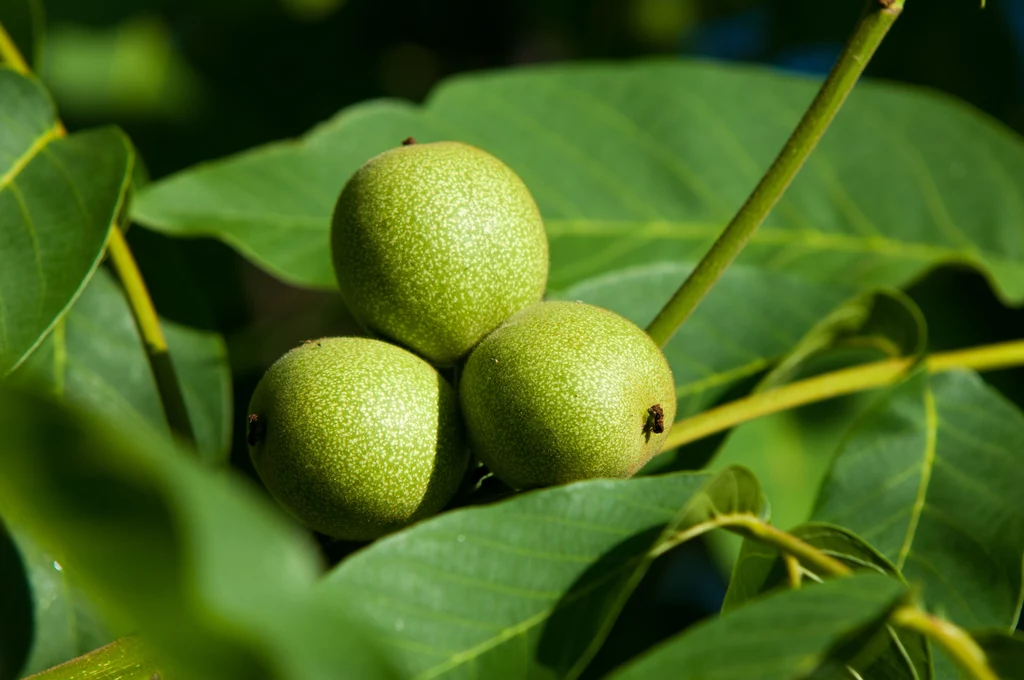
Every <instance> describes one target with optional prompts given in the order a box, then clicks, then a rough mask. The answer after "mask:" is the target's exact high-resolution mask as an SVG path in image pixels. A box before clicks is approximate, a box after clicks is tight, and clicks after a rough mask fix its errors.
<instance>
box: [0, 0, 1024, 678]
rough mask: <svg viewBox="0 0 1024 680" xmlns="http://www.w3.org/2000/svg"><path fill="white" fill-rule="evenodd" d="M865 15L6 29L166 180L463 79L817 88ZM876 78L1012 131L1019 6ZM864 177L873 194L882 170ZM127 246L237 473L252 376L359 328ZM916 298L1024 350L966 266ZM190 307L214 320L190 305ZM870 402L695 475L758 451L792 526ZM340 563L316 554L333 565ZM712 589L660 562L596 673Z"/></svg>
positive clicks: (770, 434)
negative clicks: (515, 73)
mask: <svg viewBox="0 0 1024 680" xmlns="http://www.w3.org/2000/svg"><path fill="white" fill-rule="evenodd" d="M6 1H7V0H0V2H6ZM860 6H861V0H831V1H830V2H821V1H820V0H488V1H487V2H480V0H432V1H431V0H91V1H89V2H83V1H82V0H47V2H46V8H45V14H46V17H45V26H46V28H45V31H44V32H42V33H41V34H37V35H33V34H32V30H31V28H30V26H31V21H28V20H26V21H24V22H22V23H20V24H17V25H12V27H11V28H12V31H13V32H14V33H15V34H16V38H17V39H18V42H19V43H21V44H22V45H23V46H29V50H30V51H31V52H32V53H34V54H35V55H36V63H37V65H38V70H39V72H40V74H41V76H42V78H43V80H44V81H45V83H46V84H47V86H48V87H50V88H51V90H52V92H53V94H54V96H55V98H56V100H57V103H58V106H59V107H60V111H61V114H62V116H63V117H64V120H65V122H66V123H67V125H68V127H69V128H71V129H77V128H81V127H85V126H90V125H96V124H102V123H109V122H113V123H116V124H118V125H120V126H122V127H123V128H124V129H125V130H126V131H127V132H128V134H129V135H130V136H131V138H132V140H133V141H134V142H135V144H136V145H137V147H138V149H139V150H140V152H141V155H142V158H143V160H144V163H145V165H146V167H147V168H148V171H149V174H150V175H151V176H152V177H154V178H158V177H162V176H164V175H166V174H168V173H171V172H174V171H176V170H179V169H182V168H184V167H187V166H189V165H192V164H194V163H197V162H200V161H203V160H207V159H213V158H217V157H221V156H224V155H227V154H231V153H234V152H238V151H241V150H244V149H246V148H249V147H251V146H255V145H257V144H262V143H265V142H268V141H271V140H275V139H281V138H285V137H291V136H295V135H298V134H300V133H302V132H304V131H305V130H307V129H308V128H310V127H312V126H313V125H315V124H316V123H318V122H320V121H322V120H324V119H326V118H328V117H329V116H331V115H332V114H334V113H335V112H336V111H338V110H339V109H341V108H343V107H345V106H348V105H350V104H353V103H355V102H358V101H361V100H364V99H368V98H374V97H400V98H406V99H411V100H415V101H421V100H422V99H423V98H424V97H426V96H427V94H428V93H429V91H430V89H431V87H432V86H433V85H434V84H435V83H437V82H438V81H439V80H441V79H443V78H445V77H447V76H450V75H453V74H458V73H463V72H467V71H475V70H480V69H491V68H502V67H510V66H515V65H521V64H530V63H542V62H552V61H565V60H581V59H588V60H593V59H631V58H640V57H661V58H668V59H672V58H679V57H691V58H709V59H722V60H732V61H741V62H756V63H761V64H768V65H774V66H776V67H778V68H781V69H787V70H791V71H799V72H804V73H809V74H823V73H825V72H826V71H827V70H828V68H829V67H830V65H831V63H832V61H833V60H834V58H835V56H836V55H837V54H838V53H839V50H840V47H841V42H842V40H843V39H844V38H845V36H846V35H847V33H848V32H849V30H850V28H851V27H852V26H853V23H854V19H855V17H856V15H857V12H858V11H859V9H860ZM37 11H40V12H41V11H42V9H41V7H37ZM868 75H869V76H870V77H874V78H884V79H889V80H894V81H899V82H903V83H907V84H909V85H917V86H927V87H930V88H934V89H937V90H940V91H943V92H946V93H948V94H950V95H952V96H955V97H958V98H961V99H963V100H965V101H967V102H969V103H971V104H973V105H974V106H976V107H978V108H980V109H982V110H983V111H985V112H986V113H988V114H990V115H992V116H994V117H995V118H997V119H999V120H1001V121H1003V122H1004V123H1005V124H1007V125H1009V126H1010V127H1011V128H1013V129H1015V130H1016V131H1018V132H1024V0H990V2H989V3H988V8H987V9H986V10H984V11H982V10H980V8H979V7H978V2H977V0H928V1H927V2H918V1H917V0H910V1H909V2H908V3H907V9H906V11H905V12H904V15H903V17H902V18H901V19H900V21H899V22H898V23H897V24H896V27H895V29H894V30H893V32H892V34H891V35H890V37H889V38H888V39H887V41H886V42H885V43H884V44H883V46H882V48H881V50H880V51H879V53H878V55H877V56H876V58H875V59H874V61H873V62H872V63H871V65H870V67H869V69H868ZM751 105H752V106H756V102H752V103H751ZM396 141H397V140H396ZM864 171H865V172H867V173H871V172H874V173H878V174H879V176H880V178H881V181H884V176H883V174H882V173H884V169H883V168H865V170H864ZM1022 228H1024V225H1022ZM130 239H131V242H132V246H133V248H134V249H135V251H136V253H137V256H138V257H139V260H140V262H141V264H142V267H143V270H144V273H145V275H146V277H147V281H148V282H149V283H150V285H151V287H152V289H153V293H154V297H155V299H156V303H157V306H158V308H159V309H160V310H161V313H162V314H164V315H165V316H167V317H168V318H171V319H174V320H175V321H179V322H183V323H189V324H192V325H195V326H198V327H203V328H212V329H216V330H219V331H220V332H221V333H223V334H224V335H225V337H226V339H227V341H228V346H229V352H230V358H231V362H232V368H233V371H234V376H235V399H236V406H235V409H236V418H235V422H236V423H237V432H236V435H235V438H234V441H235V451H234V453H233V457H232V460H233V462H234V463H235V465H236V466H238V467H239V468H241V469H243V470H248V456H247V455H246V451H245V448H244V442H243V437H242V436H239V433H240V432H241V427H242V423H243V418H244V411H245V407H246V404H247V401H248V396H249V394H250V393H251V391H252V389H253V387H254V386H255V383H256V381H257V380H258V379H259V377H260V375H261V374H262V372H263V370H265V368H266V367H267V366H268V365H269V364H270V363H271V362H272V361H273V360H274V359H276V358H277V356H279V355H280V354H281V353H282V352H284V351H285V350H286V349H288V348H289V347H291V346H293V345H295V344H297V343H298V342H300V341H302V340H304V339H307V338H311V337H317V336H320V335H326V334H341V333H354V332H358V331H357V329H356V327H355V324H354V323H353V322H352V321H351V319H350V317H349V316H348V315H347V313H346V312H345V310H344V307H343V305H342V303H341V301H340V299H339V298H338V296H335V295H330V294H326V293H322V292H310V291H303V290H298V289H295V288H291V287H289V286H286V285H284V284H282V283H280V282H277V281H275V280H274V279H272V278H271V277H269V276H268V275H266V274H264V273H262V272H260V271H259V270H257V269H256V268H254V267H253V266H252V265H250V264H248V263H247V262H245V261H244V260H242V259H241V258H240V257H239V256H238V255H236V254H235V253H234V252H233V251H231V250H230V249H228V248H227V247H226V246H223V245H221V244H219V243H217V242H213V241H208V240H199V241H171V240H168V239H166V238H164V237H162V236H159V235H156V234H154V233H151V232H145V231H144V230H142V229H138V228H136V229H133V230H132V232H131V234H130ZM183 289H188V290H187V291H186V292H188V294H187V295H186V294H183ZM193 289H194V290H193ZM909 292H910V295H911V297H912V298H914V300H915V301H916V302H917V303H918V304H919V305H920V306H921V308H922V309H923V311H924V313H925V316H926V317H927V320H928V333H929V345H930V348H931V349H932V350H942V349H950V348H956V347H962V346H966V345H972V344H980V343H985V342H995V341H998V340H1003V339H1008V338H1012V337H1021V336H1022V335H1024V312H1022V311H1021V310H1013V309H1008V308H1006V307H1004V306H1003V305H1002V304H1000V302H999V301H998V300H997V299H996V298H995V297H994V295H993V294H992V292H991V289H990V288H989V286H988V284H987V282H986V281H985V280H984V279H983V278H982V277H981V276H980V275H978V274H976V273H974V272H973V271H969V270H966V269H958V268H945V269H942V270H939V271H937V272H934V273H932V274H931V275H929V276H928V277H927V278H926V279H924V280H923V281H920V282H918V283H917V284H915V286H913V288H912V289H911V290H910V291H909ZM199 298H205V299H206V300H207V301H208V305H207V307H208V308H207V309H202V308H200V306H199V305H197V304H196V303H195V301H196V299H199ZM1022 378H1024V375H1022V372H1021V371H1019V370H1018V371H1009V372H1003V373H997V374H990V375H989V376H988V379H989V380H990V381H991V382H992V383H993V384H995V385H996V386H997V387H999V388H1000V389H1002V390H1003V391H1004V393H1005V394H1007V396H1009V397H1010V398H1012V399H1014V400H1015V401H1016V402H1017V403H1018V404H1020V405H1022V406H1024V379H1022ZM749 387H750V386H749V385H748V386H747V388H749ZM864 403H865V400H864V398H863V397H854V398H849V399H846V400H837V401H833V402H829V403H828V404H823V405H816V406H813V407H808V408H805V409H801V410H798V411H796V412H793V413H789V414H782V415H778V416H773V417H771V418H768V419H764V420H763V421H760V422H758V423H754V424H752V425H750V426H746V427H745V428H741V429H740V430H738V431H737V432H736V433H734V435H733V436H731V437H728V438H723V437H717V438H715V439H714V440H713V441H711V442H705V443H700V444H698V445H697V446H695V447H691V449H692V451H694V452H695V454H694V455H691V457H690V460H696V459H698V458H700V457H702V456H703V457H704V458H705V459H706V458H707V457H708V456H707V455H704V454H703V452H708V453H710V452H711V451H713V450H714V447H717V446H719V445H722V444H723V442H724V449H725V450H724V452H723V453H722V454H721V455H720V459H722V460H729V459H730V452H733V451H740V450H744V451H749V450H750V449H751V448H756V449H757V450H758V451H759V453H758V456H759V457H764V458H771V460H772V466H773V469H775V470H776V471H777V473H778V474H777V475H775V477H777V479H776V480H775V482H774V484H775V485H776V486H779V485H782V486H784V487H786V488H787V489H788V491H789V492H790V495H789V496H786V497H782V498H779V497H778V496H777V495H776V497H774V498H773V500H774V501H775V521H776V523H778V524H779V525H781V526H783V527H784V528H787V527H789V526H792V525H793V524H795V523H797V522H799V521H800V519H802V517H801V515H802V514H805V513H806V512H807V509H808V508H809V505H810V503H811V502H812V500H813V495H814V494H815V492H816V483H815V482H814V481H810V480H816V479H817V478H818V477H819V476H820V474H821V471H822V470H823V469H824V467H825V466H826V465H827V463H828V460H829V457H830V455H831V453H832V451H833V450H834V449H835V446H836V445H837V443H838V440H839V438H840V437H841V436H842V432H843V430H844V428H845V427H846V426H847V425H848V424H849V422H851V421H852V420H853V417H854V415H855V414H856V413H858V412H859V411H860V409H862V408H863V405H864ZM739 457H740V458H742V455H741V456H739ZM248 472H249V473H250V474H251V470H248ZM805 481H806V482H809V483H804V482H805ZM345 552H346V550H345V548H344V547H341V548H339V547H338V546H332V547H331V549H330V550H328V554H329V556H331V557H333V558H337V557H339V556H341V555H343V554H344V553H345ZM725 552H728V550H726V551H725ZM723 594H724V577H723V574H722V573H721V571H720V570H719V569H716V567H715V565H714V563H713V562H712V561H711V560H709V559H708V557H707V554H706V551H705V550H704V549H703V548H701V547H700V546H697V545H693V546H690V545H688V546H687V547H686V548H685V549H684V550H679V551H675V552H674V553H672V554H671V555H670V556H669V559H666V560H660V561H659V562H658V563H657V564H656V565H655V568H654V569H652V571H651V573H650V574H649V576H648V577H647V578H646V579H645V580H644V582H643V584H642V585H641V587H640V589H639V591H638V592H637V594H636V596H635V597H634V598H633V599H632V600H631V602H630V605H629V607H628V608H627V610H626V614H625V615H624V616H623V617H622V618H621V619H620V622H619V624H618V625H617V626H616V634H614V635H613V636H612V638H611V640H610V641H609V644H608V645H606V647H605V649H604V650H603V651H602V652H601V657H600V658H599V659H598V663H596V664H594V666H593V667H592V669H591V672H592V674H595V675H596V674H599V673H600V671H601V669H602V668H607V667H609V666H610V665H613V664H614V663H615V662H616V661H617V660H619V659H622V658H626V657H627V656H628V655H630V654H632V653H633V652H634V651H635V649H634V648H633V647H632V646H635V645H636V644H639V641H641V640H643V641H644V644H645V645H646V644H650V640H651V637H652V636H654V637H662V636H666V635H668V634H671V633H672V632H674V631H676V630H678V629H679V628H681V627H682V626H683V625H685V624H687V623H688V622H689V621H692V620H695V619H698V618H701V617H703V616H706V615H708V614H709V613H711V612H714V611H716V610H717V608H718V607H719V605H720V602H721V597H722V595H723Z"/></svg>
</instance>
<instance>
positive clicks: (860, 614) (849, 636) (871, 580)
mask: <svg viewBox="0 0 1024 680" xmlns="http://www.w3.org/2000/svg"><path fill="white" fill-rule="evenodd" d="M905 594H906V591H905V588H904V586H903V585H902V584H901V583H900V582H899V581H896V580H894V579H890V578H887V577H885V576H881V575H878V574H863V575H860V576H852V577H849V578H841V579H834V580H831V581H827V582H825V583H823V584H821V585H818V586H814V587H808V588H800V589H798V590H788V591H784V592H781V593H779V594H776V595H772V596H769V597H765V598H763V599H760V600H758V601H757V602H754V603H752V604H750V605H749V606H746V607H743V608H742V609H739V610H737V611H735V612H731V613H729V614H724V615H722V616H721V617H719V618H717V619H714V620H712V621H709V622H706V623H702V624H698V625H697V626H695V627H693V628H690V629H688V630H686V631H685V632H683V633H682V634H681V635H679V636H676V637H675V638H672V639H671V640H669V641H668V642H665V643H663V644H661V645H659V646H658V647H655V648H654V649H653V650H652V651H650V652H648V653H646V654H644V655H643V656H641V657H640V658H639V659H637V660H636V661H634V662H631V663H630V664H628V665H627V666H625V667H624V668H623V669H622V670H620V671H619V672H617V673H614V674H613V675H612V677H613V678H616V679H617V680H619V679H624V678H644V679H645V680H648V679H655V678H673V679H676V678H678V679H679V680H686V679H687V678H694V679H696V678H699V679H700V680H715V679H716V678H721V679H722V680H726V679H728V680H732V679H734V678H750V677H757V678H758V679H759V680H776V679H778V680H792V679H793V678H808V677H814V678H818V677H822V678H825V677H828V678H831V677H841V676H840V675H839V673H841V672H842V670H843V666H844V665H845V664H846V663H848V662H850V661H852V660H853V659H854V658H855V657H858V656H860V653H861V652H864V651H865V647H867V651H870V650H871V649H872V647H873V645H871V644H868V643H869V641H870V642H874V638H879V639H881V641H882V643H883V644H884V636H885V620H886V618H887V617H888V615H889V613H890V612H891V611H892V610H893V609H894V608H895V607H896V606H897V605H899V604H900V603H901V601H902V599H903V598H904V596H905ZM868 656H870V654H868ZM815 671H817V672H815ZM847 677H850V676H847ZM872 677H874V676H872Z"/></svg>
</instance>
